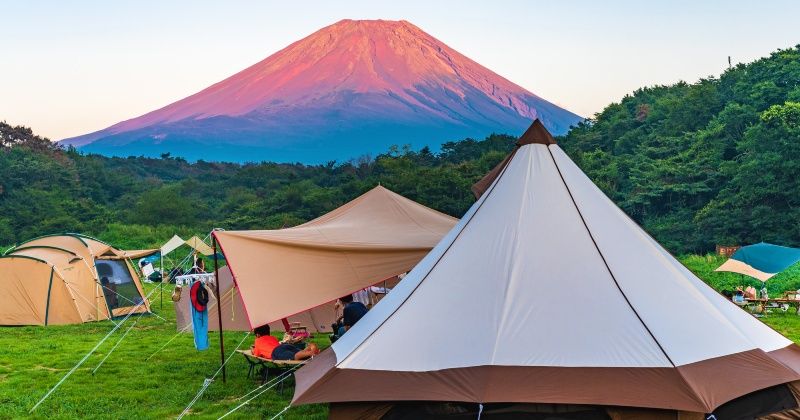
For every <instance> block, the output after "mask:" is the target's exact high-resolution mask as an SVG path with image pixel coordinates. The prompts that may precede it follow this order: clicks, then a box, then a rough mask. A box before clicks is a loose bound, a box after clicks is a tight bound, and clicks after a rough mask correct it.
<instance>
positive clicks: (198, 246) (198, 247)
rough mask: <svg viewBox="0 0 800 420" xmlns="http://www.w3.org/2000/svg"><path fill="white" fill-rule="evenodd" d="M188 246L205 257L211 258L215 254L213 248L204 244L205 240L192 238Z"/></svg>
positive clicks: (188, 240) (187, 243)
mask: <svg viewBox="0 0 800 420" xmlns="http://www.w3.org/2000/svg"><path fill="white" fill-rule="evenodd" d="M186 245H189V247H191V248H192V249H194V250H195V251H197V252H199V253H201V254H203V255H205V256H209V255H213V254H214V250H213V249H211V247H210V246H208V244H206V243H205V242H203V240H202V239H200V238H198V237H197V236H192V237H191V238H189V239H187V240H186Z"/></svg>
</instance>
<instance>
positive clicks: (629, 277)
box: [549, 146, 791, 365]
mask: <svg viewBox="0 0 800 420" xmlns="http://www.w3.org/2000/svg"><path fill="white" fill-rule="evenodd" d="M549 149H550V151H551V152H552V155H553V159H555V162H556V164H557V166H558V168H559V170H560V172H561V174H562V175H563V177H564V180H565V183H566V185H568V186H569V189H570V192H571V194H572V196H573V198H574V199H575V202H576V205H577V207H578V209H579V210H580V212H581V214H582V215H583V217H584V219H585V222H586V224H587V226H588V230H589V231H590V232H591V234H592V237H593V239H594V241H595V242H596V243H597V246H598V248H599V249H600V250H602V251H601V252H602V255H603V257H604V259H605V261H606V262H607V263H608V266H609V268H610V269H611V272H612V273H613V275H614V277H615V279H616V280H617V282H618V283H619V285H620V289H621V290H622V291H623V292H624V293H625V294H626V296H627V297H628V298H629V300H630V301H631V302H633V306H634V307H635V309H636V311H637V313H638V314H639V316H641V318H642V320H643V321H644V323H645V324H646V325H647V326H648V328H649V329H650V331H651V332H652V333H653V335H654V336H655V337H656V339H657V340H658V342H659V343H660V345H661V346H663V348H664V349H665V351H666V353H667V354H668V356H669V357H670V359H671V360H672V362H673V363H675V364H676V365H684V364H689V363H693V362H698V361H701V360H705V359H712V358H716V357H720V356H725V355H727V354H733V353H740V352H743V351H747V350H752V349H754V348H761V349H763V350H765V351H771V350H776V349H779V348H783V347H785V346H787V345H789V344H790V343H791V342H790V341H789V340H788V339H786V338H785V337H783V336H781V335H780V334H778V333H777V332H775V331H773V330H772V329H770V328H769V327H768V326H766V325H764V324H762V323H761V322H759V321H758V320H757V319H755V318H753V317H752V316H750V315H749V314H747V313H746V312H744V311H742V310H741V309H740V308H738V307H737V306H736V305H734V304H733V303H732V302H730V301H727V299H725V298H724V297H723V296H722V295H720V294H718V293H716V292H715V291H714V290H713V289H711V288H710V287H709V286H708V285H706V284H705V283H703V282H702V281H701V280H700V279H699V278H697V276H695V275H694V274H692V273H691V272H690V271H689V270H687V269H686V268H685V267H684V266H683V265H681V264H680V262H678V261H677V260H676V259H675V258H673V257H672V256H671V255H670V254H669V253H668V252H667V251H666V250H664V249H663V248H662V247H661V246H660V245H659V244H658V243H656V242H655V240H653V239H652V238H651V237H650V236H649V235H648V234H647V233H646V232H644V230H642V229H641V228H640V227H639V226H638V225H636V223H634V222H633V221H632V220H631V219H630V218H628V216H627V215H625V213H623V212H622V210H620V209H619V208H617V207H616V205H614V203H613V202H612V201H611V200H610V199H609V198H608V197H606V196H605V195H604V194H603V193H602V191H600V189H599V188H597V186H595V185H594V184H593V183H592V182H591V180H589V178H588V177H587V176H586V175H585V174H584V173H583V172H582V171H581V170H580V169H579V168H578V167H577V165H575V164H574V163H573V162H572V161H571V160H570V159H569V157H567V155H566V154H565V153H564V152H563V151H562V150H561V149H560V148H559V147H558V146H550V147H549ZM665 294H666V295H665ZM665 296H666V298H665ZM665 314H669V316H665Z"/></svg>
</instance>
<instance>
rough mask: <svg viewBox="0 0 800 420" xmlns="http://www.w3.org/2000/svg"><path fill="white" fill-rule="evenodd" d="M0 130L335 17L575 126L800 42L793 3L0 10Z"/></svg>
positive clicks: (163, 99) (170, 78) (83, 115)
mask: <svg viewBox="0 0 800 420" xmlns="http://www.w3.org/2000/svg"><path fill="white" fill-rule="evenodd" d="M0 10H2V24H1V25H0V45H2V55H3V60H2V61H0V120H6V121H7V122H9V123H11V124H24V125H28V126H31V127H33V128H34V130H35V131H36V132H38V133H41V134H43V135H45V136H48V137H50V138H52V139H61V138H64V137H69V136H74V135H79V134H85V133H87V132H90V131H95V130H98V129H101V128H105V127H106V126H108V125H110V124H112V123H115V122H118V121H120V120H124V119H128V118H132V117H135V116H138V115H140V114H142V113H145V112H147V111H151V110H154V109H156V108H159V107H161V106H163V105H166V104H168V103H170V102H173V101H175V100H178V99H181V98H183V97H185V96H187V95H189V94H192V93H194V92H196V91H198V90H200V89H202V88H204V87H206V86H208V85H210V84H212V83H215V82H217V81H219V80H222V79H223V78H225V77H227V76H230V75H232V74H233V73H235V72H237V71H239V70H241V69H243V68H245V67H247V66H249V65H251V64H254V63H256V62H258V61H260V60H261V59H263V58H265V57H267V56H268V55H270V54H272V53H274V52H275V51H278V50H279V49H281V48H283V47H285V46H286V45H288V44H289V43H291V42H293V41H296V40H297V39H299V38H301V37H304V36H306V35H308V34H310V33H312V32H314V31H315V30H317V29H319V28H321V27H323V26H326V25H329V24H331V23H334V22H336V21H338V20H340V19H344V18H350V19H405V20H408V21H410V22H412V23H414V24H415V25H417V26H419V27H420V28H422V29H423V30H425V31H426V32H428V33H430V34H431V35H433V36H435V37H437V38H439V39H440V40H442V41H444V42H445V43H447V44H448V45H450V46H451V47H453V48H455V49H457V50H458V51H460V52H462V53H463V54H465V55H467V56H468V57H470V58H472V59H474V60H476V61H477V62H479V63H481V64H483V65H484V66H486V67H488V68H490V69H492V70H494V71H495V72H497V73H498V74H500V75H502V76H504V77H506V78H508V79H510V80H511V81H513V82H515V83H517V84H519V85H521V86H523V87H525V88H527V89H528V90H530V91H532V92H534V93H536V94H538V95H540V96H542V97H544V98H546V99H549V100H551V101H553V102H555V103H557V104H559V105H561V106H564V107H566V108H567V109H570V110H572V111H574V112H577V113H579V114H581V115H584V116H590V115H592V114H594V113H595V112H597V111H599V110H601V109H602V108H603V107H604V106H605V105H607V104H608V103H610V102H613V101H618V100H619V99H620V98H621V97H622V96H624V95H625V94H627V93H630V92H631V91H633V90H634V89H636V88H638V87H641V86H646V85H653V84H667V83H674V82H676V81H679V80H686V81H696V80H697V79H699V78H700V77H705V76H709V75H718V74H719V73H720V72H721V71H723V70H724V69H725V67H726V66H727V57H728V56H729V55H730V56H732V58H733V61H734V63H736V62H747V61H751V60H753V59H755V58H758V57H762V56H765V55H767V54H769V53H770V52H771V51H773V50H776V49H778V48H788V47H792V46H794V45H797V44H798V43H800V25H798V16H800V1H797V0H786V1H778V0H774V1H736V0H729V1H721V0H720V1H716V0H713V1H712V0H709V1H682V0H677V1H660V2H655V1H642V0H638V1H627V0H626V1H612V0H609V1H588V0H587V1H577V0H576V1H492V2H489V1H470V2H467V1H450V0H424V1H416V0H406V1H402V2H400V1H374V0H372V1H361V0H359V1H344V0H337V1H288V2H287V1H265V0H261V1H230V0H227V1H199V0H191V1H189V0H186V1H178V0H171V1H146V0H136V1H125V2H123V1H113V2H111V1H80V0H70V1H25V0H17V1H7V0H0Z"/></svg>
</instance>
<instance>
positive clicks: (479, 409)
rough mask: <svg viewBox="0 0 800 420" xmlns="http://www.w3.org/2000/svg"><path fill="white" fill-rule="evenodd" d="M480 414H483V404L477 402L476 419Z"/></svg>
mask: <svg viewBox="0 0 800 420" xmlns="http://www.w3.org/2000/svg"><path fill="white" fill-rule="evenodd" d="M481 414H483V404H480V403H479V404H478V420H481Z"/></svg>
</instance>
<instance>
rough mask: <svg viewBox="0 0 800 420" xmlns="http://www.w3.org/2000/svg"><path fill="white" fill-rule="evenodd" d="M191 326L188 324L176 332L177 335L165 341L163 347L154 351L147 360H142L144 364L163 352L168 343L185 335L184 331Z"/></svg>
mask: <svg viewBox="0 0 800 420" xmlns="http://www.w3.org/2000/svg"><path fill="white" fill-rule="evenodd" d="M191 326H192V324H188V325H186V326H185V327H183V329H181V330H180V331H178V332H177V333H175V335H173V336H172V338H170V339H169V340H167V342H166V343H165V344H164V345H163V346H161V348H160V349H158V350H156V351H155V352H154V353H153V354H151V355H150V356H149V357H148V358H147V359H144V361H145V362H146V361H148V360H150V359H152V358H153V356H155V355H156V354H157V353H158V352H160V351H161V350H164V348H166V347H167V346H168V345H169V343H171V342H172V340H174V339H176V338H178V336H179V335H181V334H183V333H185V332H186V330H188V329H189V327H191Z"/></svg>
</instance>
